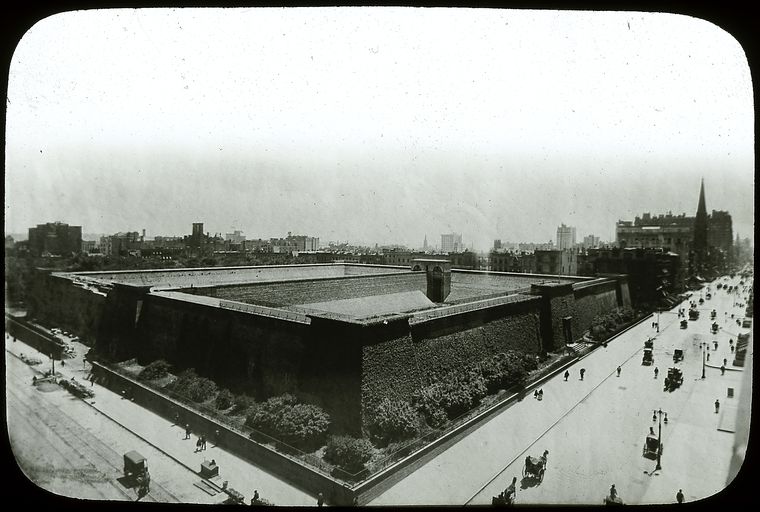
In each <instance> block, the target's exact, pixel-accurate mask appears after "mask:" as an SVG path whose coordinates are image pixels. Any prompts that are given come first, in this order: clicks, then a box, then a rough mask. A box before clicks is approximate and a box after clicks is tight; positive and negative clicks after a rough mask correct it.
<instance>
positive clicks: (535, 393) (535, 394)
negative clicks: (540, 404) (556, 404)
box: [533, 389, 538, 398]
mask: <svg viewBox="0 0 760 512" xmlns="http://www.w3.org/2000/svg"><path fill="white" fill-rule="evenodd" d="M533 398H538V390H537V389H534V390H533Z"/></svg>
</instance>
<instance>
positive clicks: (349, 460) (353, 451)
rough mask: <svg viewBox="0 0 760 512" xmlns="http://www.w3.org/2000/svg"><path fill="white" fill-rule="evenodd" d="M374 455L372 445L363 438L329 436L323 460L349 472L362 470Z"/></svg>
mask: <svg viewBox="0 0 760 512" xmlns="http://www.w3.org/2000/svg"><path fill="white" fill-rule="evenodd" d="M373 453H374V447H373V446H372V443H370V442H369V441H368V440H366V439H363V438H359V439H357V438H355V437H351V436H331V437H330V439H329V440H328V441H327V448H326V449H325V460H327V461H328V462H331V463H333V464H335V465H336V466H338V467H339V468H341V469H343V470H345V471H347V472H349V473H358V472H359V471H361V470H363V469H364V467H365V464H366V463H367V462H369V460H370V459H371V458H372V454H373Z"/></svg>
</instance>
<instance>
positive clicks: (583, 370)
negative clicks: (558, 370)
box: [564, 368, 586, 382]
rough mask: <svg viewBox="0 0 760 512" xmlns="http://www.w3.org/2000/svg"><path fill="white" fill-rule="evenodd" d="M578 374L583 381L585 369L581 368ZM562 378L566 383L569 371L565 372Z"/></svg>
mask: <svg viewBox="0 0 760 512" xmlns="http://www.w3.org/2000/svg"><path fill="white" fill-rule="evenodd" d="M578 373H580V376H581V380H583V376H584V375H586V369H585V368H581V369H580V372H578ZM564 377H565V382H567V379H569V378H570V370H565V375H564Z"/></svg>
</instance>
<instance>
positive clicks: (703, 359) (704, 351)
mask: <svg viewBox="0 0 760 512" xmlns="http://www.w3.org/2000/svg"><path fill="white" fill-rule="evenodd" d="M700 345H702V378H703V379H704V378H705V354H707V342H706V341H703V342H702V343H700Z"/></svg>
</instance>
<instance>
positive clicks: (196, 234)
mask: <svg viewBox="0 0 760 512" xmlns="http://www.w3.org/2000/svg"><path fill="white" fill-rule="evenodd" d="M202 242H203V222H193V233H192V235H190V247H200V246H201V243H202Z"/></svg>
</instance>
